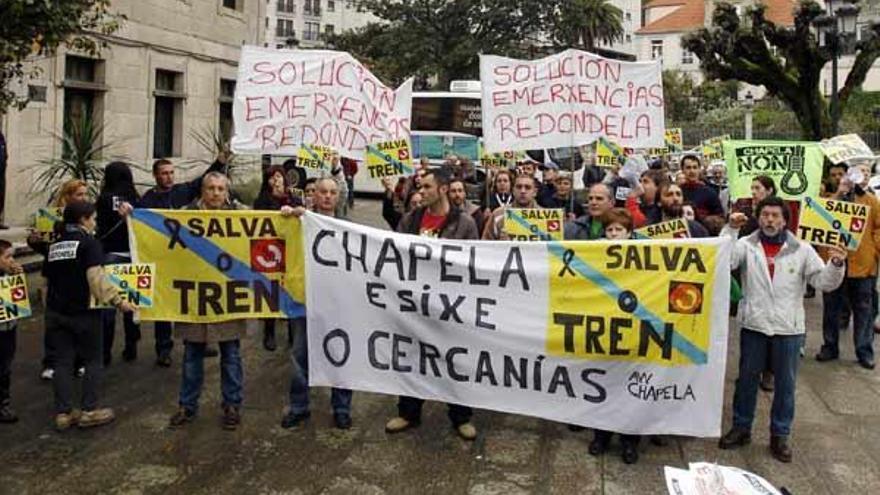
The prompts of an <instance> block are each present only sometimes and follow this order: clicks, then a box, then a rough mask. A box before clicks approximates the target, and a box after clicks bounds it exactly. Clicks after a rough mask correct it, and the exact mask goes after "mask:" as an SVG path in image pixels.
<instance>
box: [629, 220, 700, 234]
mask: <svg viewBox="0 0 880 495" xmlns="http://www.w3.org/2000/svg"><path fill="white" fill-rule="evenodd" d="M633 233H634V234H635V236H636V239H685V238H688V237H690V236H691V232H690V229H688V223H687V220H685V219H684V218H676V219H673V220H669V221H668V222H663V223H658V224H654V225H648V226H647V227H643V228H641V229H636V230H635V231H634V232H633Z"/></svg>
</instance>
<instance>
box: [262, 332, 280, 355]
mask: <svg viewBox="0 0 880 495" xmlns="http://www.w3.org/2000/svg"><path fill="white" fill-rule="evenodd" d="M263 348H264V349H266V350H267V351H269V352H273V351H274V350H275V349H277V348H278V343H277V342H275V327H274V326H272V327H270V326H266V327H265V328H263Z"/></svg>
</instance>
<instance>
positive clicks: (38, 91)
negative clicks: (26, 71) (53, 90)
mask: <svg viewBox="0 0 880 495" xmlns="http://www.w3.org/2000/svg"><path fill="white" fill-rule="evenodd" d="M47 89H48V88H46V86H43V85H42V84H40V85H37V84H28V101H30V102H33V103H46V91H47Z"/></svg>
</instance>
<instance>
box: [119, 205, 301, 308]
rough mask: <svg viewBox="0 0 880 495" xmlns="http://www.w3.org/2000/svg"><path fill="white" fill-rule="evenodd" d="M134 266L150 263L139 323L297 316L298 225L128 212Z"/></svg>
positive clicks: (259, 215)
mask: <svg viewBox="0 0 880 495" xmlns="http://www.w3.org/2000/svg"><path fill="white" fill-rule="evenodd" d="M129 238H130V243H131V248H132V259H133V260H134V262H135V263H150V264H153V265H154V266H155V270H156V273H159V274H161V277H158V278H154V279H153V281H154V284H155V287H154V292H153V294H154V296H155V297H154V300H153V307H151V308H143V309H142V310H141V312H140V313H141V319H143V320H159V321H180V322H191V323H211V322H219V321H227V320H235V319H247V318H294V317H298V316H303V315H304V307H303V302H304V287H303V284H304V277H303V257H302V237H301V231H300V222H299V220H298V219H296V218H293V217H282V216H281V214H280V213H278V212H263V211H259V212H258V211H229V210H212V211H188V210H142V209H136V210H135V211H134V212H133V213H132V215H131V216H130V217H129Z"/></svg>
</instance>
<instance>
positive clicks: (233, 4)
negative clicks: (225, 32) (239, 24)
mask: <svg viewBox="0 0 880 495" xmlns="http://www.w3.org/2000/svg"><path fill="white" fill-rule="evenodd" d="M222 1H223V6H224V7H226V8H227V9H230V10H241V6H242V4H244V1H243V0H222Z"/></svg>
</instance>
